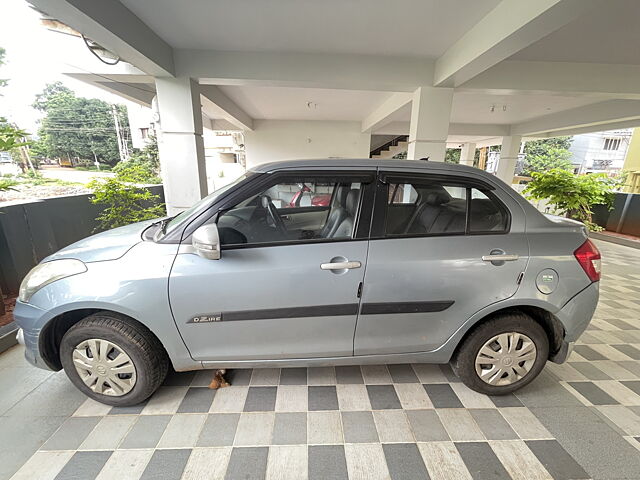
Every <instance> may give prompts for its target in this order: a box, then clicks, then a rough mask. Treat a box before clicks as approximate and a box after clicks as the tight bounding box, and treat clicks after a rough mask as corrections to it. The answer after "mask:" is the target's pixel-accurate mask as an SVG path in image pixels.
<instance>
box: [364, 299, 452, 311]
mask: <svg viewBox="0 0 640 480" xmlns="http://www.w3.org/2000/svg"><path fill="white" fill-rule="evenodd" d="M453 304H454V301H453V300H441V301H434V302H384V303H364V304H362V309H361V310H360V314H361V315H385V314H394V313H432V312H443V311H444V310H446V309H447V308H449V307H450V306H451V305H453Z"/></svg>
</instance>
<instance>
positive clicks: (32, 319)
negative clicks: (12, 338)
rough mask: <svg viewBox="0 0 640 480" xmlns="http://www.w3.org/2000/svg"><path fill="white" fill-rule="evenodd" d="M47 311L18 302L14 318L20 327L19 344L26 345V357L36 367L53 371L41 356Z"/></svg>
mask: <svg viewBox="0 0 640 480" xmlns="http://www.w3.org/2000/svg"><path fill="white" fill-rule="evenodd" d="M45 314H46V311H44V310H42V309H40V308H38V307H35V306H33V305H30V304H28V303H23V302H20V301H17V302H16V306H15V309H14V310H13V317H14V319H15V321H16V323H17V324H18V326H19V327H20V330H19V331H18V342H20V343H21V344H22V345H24V347H25V349H24V357H25V358H26V359H27V361H28V362H29V363H31V364H32V365H35V366H36V367H39V368H42V369H45V370H52V368H51V367H50V366H49V365H48V364H47V362H45V360H44V358H42V356H41V355H40V333H41V332H42V327H43V326H44V324H45V322H44V321H43V317H44V316H45Z"/></svg>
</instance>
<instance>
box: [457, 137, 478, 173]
mask: <svg viewBox="0 0 640 480" xmlns="http://www.w3.org/2000/svg"><path fill="white" fill-rule="evenodd" d="M475 156H476V144H475V143H464V144H463V145H462V151H461V152H460V165H468V166H470V167H473V160H474V159H475Z"/></svg>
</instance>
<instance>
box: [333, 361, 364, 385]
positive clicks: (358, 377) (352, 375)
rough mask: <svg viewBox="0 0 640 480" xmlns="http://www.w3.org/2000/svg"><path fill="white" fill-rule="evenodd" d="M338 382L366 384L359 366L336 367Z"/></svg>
mask: <svg viewBox="0 0 640 480" xmlns="http://www.w3.org/2000/svg"><path fill="white" fill-rule="evenodd" d="M336 380H337V382H338V383H364V380H363V378H362V372H361V371H360V366H359V365H351V366H345V367H336Z"/></svg>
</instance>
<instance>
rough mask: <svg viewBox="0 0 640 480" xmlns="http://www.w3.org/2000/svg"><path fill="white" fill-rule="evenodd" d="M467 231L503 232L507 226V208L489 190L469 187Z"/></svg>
mask: <svg viewBox="0 0 640 480" xmlns="http://www.w3.org/2000/svg"><path fill="white" fill-rule="evenodd" d="M469 204H470V208H469V232H471V233H489V232H505V231H506V230H507V229H508V228H509V215H508V213H507V209H506V208H505V207H504V206H503V205H502V203H501V202H500V201H499V200H498V199H497V198H496V197H495V195H494V194H493V193H491V192H482V191H480V190H478V189H477V188H472V189H471V200H470V202H469Z"/></svg>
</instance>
